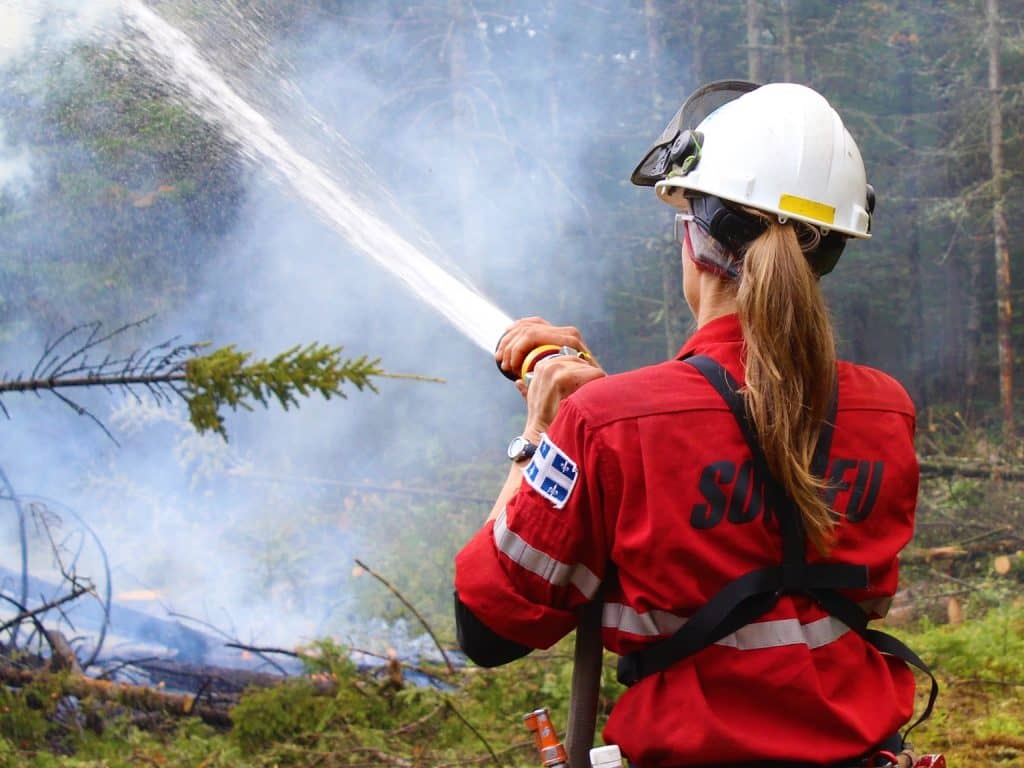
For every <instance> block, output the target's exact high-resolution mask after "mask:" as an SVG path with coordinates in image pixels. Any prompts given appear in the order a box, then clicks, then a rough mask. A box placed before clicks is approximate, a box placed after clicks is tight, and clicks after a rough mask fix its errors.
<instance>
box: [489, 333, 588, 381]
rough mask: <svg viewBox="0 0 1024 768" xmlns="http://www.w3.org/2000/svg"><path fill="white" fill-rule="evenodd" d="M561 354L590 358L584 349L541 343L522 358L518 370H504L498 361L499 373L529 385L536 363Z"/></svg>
mask: <svg viewBox="0 0 1024 768" xmlns="http://www.w3.org/2000/svg"><path fill="white" fill-rule="evenodd" d="M562 355H569V356H571V357H578V358H580V359H581V360H590V359H591V357H590V353H589V352H587V351H586V350H583V351H580V350H578V349H574V348H573V347H560V346H558V345H557V344H541V345H540V346H539V347H536V348H534V349H532V350H530V352H529V353H528V354H527V355H526V357H524V358H523V365H522V367H521V368H520V370H519V371H506V370H505V369H504V368H502V367H501V363H500V362H499V363H498V370H499V371H501V375H502V376H504V377H505V378H506V379H509V380H510V381H517V380H519V379H522V380H523V381H524V382H525V383H526V386H527V387H529V386H530V381H531V380H532V379H533V369H534V368H536V367H537V363H539V362H540V361H541V360H544V359H545V358H548V357H559V356H562Z"/></svg>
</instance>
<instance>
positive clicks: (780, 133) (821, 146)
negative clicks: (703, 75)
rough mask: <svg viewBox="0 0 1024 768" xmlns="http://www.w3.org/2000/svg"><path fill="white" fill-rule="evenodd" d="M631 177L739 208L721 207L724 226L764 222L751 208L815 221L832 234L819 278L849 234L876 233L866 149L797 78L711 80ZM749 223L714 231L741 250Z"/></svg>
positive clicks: (665, 191)
mask: <svg viewBox="0 0 1024 768" xmlns="http://www.w3.org/2000/svg"><path fill="white" fill-rule="evenodd" d="M631 180H632V181H633V183H634V184H638V185H641V186H653V187H654V188H655V191H656V192H657V194H658V197H659V198H661V199H662V200H663V201H664V202H666V203H669V204H672V205H677V204H678V202H679V197H677V196H678V195H680V194H681V195H685V196H686V197H689V198H704V197H706V198H708V201H707V202H708V203H709V204H711V205H713V206H714V207H716V208H718V207H720V206H721V207H723V208H726V209H728V212H729V213H731V214H733V215H729V216H726V215H725V214H726V211H722V212H721V216H720V219H721V221H722V223H723V224H725V223H726V222H731V223H733V224H738V223H740V221H741V220H742V219H746V220H747V222H748V223H751V220H756V219H755V217H751V216H744V215H743V214H742V212H741V210H740V207H749V208H755V209H757V210H759V211H762V212H765V213H769V214H775V215H776V216H778V218H779V220H780V221H783V222H784V221H787V220H789V219H793V220H796V221H803V222H805V223H807V224H810V225H813V226H815V227H816V228H817V229H818V230H819V231H820V232H821V234H822V236H823V242H822V245H821V247H819V252H821V253H819V254H818V257H816V258H812V259H811V261H812V263H813V264H814V266H815V270H816V271H817V272H818V274H825V273H826V272H828V271H830V270H831V268H832V267H833V266H834V265H835V261H836V260H837V259H838V258H839V251H841V250H842V244H843V243H844V242H845V240H846V238H848V237H856V238H868V237H870V226H871V212H872V210H873V208H874V191H873V190H872V189H871V187H870V185H868V183H867V179H866V175H865V171H864V162H863V160H862V159H861V155H860V151H859V149H858V148H857V145H856V143H855V142H854V140H853V138H852V137H851V136H850V134H849V132H848V131H847V130H846V128H845V127H844V126H843V123H842V120H841V118H840V117H839V115H838V114H837V113H836V112H835V110H834V109H833V108H832V107H831V105H829V103H828V102H827V101H826V100H825V98H824V97H823V96H821V95H820V94H818V93H817V92H815V91H813V90H811V89H810V88H807V87H805V86H802V85H796V84H794V83H773V84H769V85H763V86H759V85H757V84H756V83H751V82H747V81H743V80H725V81H720V82H715V83H710V84H708V85H705V86H703V87H702V88H700V89H698V90H697V91H696V92H694V94H693V95H691V96H690V97H689V98H688V99H687V100H686V102H685V103H684V104H683V106H682V108H680V110H679V111H678V112H677V113H676V115H675V116H674V117H673V118H672V120H671V122H670V123H669V125H668V126H667V127H666V129H665V130H664V131H663V132H662V134H661V136H659V137H658V139H657V141H655V142H654V144H653V146H652V147H651V148H650V149H649V150H648V151H647V154H646V155H644V158H643V160H641V161H640V163H639V164H638V165H637V167H636V169H635V170H634V171H633V174H632V176H631ZM711 213H712V212H711V211H708V215H709V216H710V214H711ZM710 218H714V217H713V216H710ZM705 220H708V219H707V218H705ZM761 228H762V229H763V224H762V225H761ZM743 229H744V230H746V231H744V232H742V233H741V232H738V231H737V232H733V231H732V230H731V229H729V231H724V230H719V231H718V232H715V231H712V232H711V234H712V236H714V237H716V239H718V240H720V241H721V242H725V243H726V244H727V245H729V246H730V247H732V248H734V249H735V246H736V243H737V242H738V241H742V240H744V238H747V237H748V236H749V231H751V230H750V229H749V228H748V227H744V228H743ZM747 242H749V240H747Z"/></svg>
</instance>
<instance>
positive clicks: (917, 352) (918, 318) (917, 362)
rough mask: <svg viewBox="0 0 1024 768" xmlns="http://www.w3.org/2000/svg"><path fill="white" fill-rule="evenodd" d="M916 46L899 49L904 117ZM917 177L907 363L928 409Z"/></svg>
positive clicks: (911, 217) (909, 192) (910, 238)
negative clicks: (914, 47)
mask: <svg viewBox="0 0 1024 768" xmlns="http://www.w3.org/2000/svg"><path fill="white" fill-rule="evenodd" d="M912 48H913V43H912V42H910V41H909V40H907V41H906V42H904V43H902V44H901V47H900V49H899V59H900V65H901V66H900V74H899V79H898V83H899V89H898V93H899V99H900V106H899V109H901V110H902V111H903V112H904V113H905V114H908V115H912V114H914V73H913V60H912V56H913V50H912ZM913 126H914V123H913V122H911V123H910V129H909V130H907V131H906V132H905V138H904V141H905V143H906V144H907V146H908V148H909V151H910V152H913V149H914V146H915V139H916V131H915V129H914V127H913ZM917 178H918V174H917V173H916V172H911V173H909V174H907V181H906V192H905V194H906V197H907V208H906V215H907V263H908V267H909V270H908V271H909V277H910V280H909V286H910V295H909V297H908V298H909V301H908V302H907V311H908V313H909V315H910V317H909V320H910V323H909V326H910V333H909V334H907V336H906V350H905V352H906V359H907V361H908V363H909V364H910V381H909V384H910V387H909V388H910V394H911V396H912V397H913V399H914V401H915V403H916V404H917V407H918V408H919V409H923V408H925V407H927V405H928V392H927V389H926V388H927V380H926V378H925V375H924V367H925V348H926V347H925V344H926V339H925V333H926V327H925V322H924V291H925V287H924V284H923V281H922V272H921V233H920V228H919V225H918V219H919V217H920V211H919V205H918V184H917Z"/></svg>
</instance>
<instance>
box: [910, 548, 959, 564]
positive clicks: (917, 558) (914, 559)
mask: <svg viewBox="0 0 1024 768" xmlns="http://www.w3.org/2000/svg"><path fill="white" fill-rule="evenodd" d="M968 554H969V553H968V552H967V550H966V549H962V548H960V547H929V548H927V549H905V550H903V551H902V552H900V555H899V557H900V562H901V563H931V562H934V561H936V560H958V559H962V558H965V557H967V556H968Z"/></svg>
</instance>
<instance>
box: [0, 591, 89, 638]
mask: <svg viewBox="0 0 1024 768" xmlns="http://www.w3.org/2000/svg"><path fill="white" fill-rule="evenodd" d="M86 594H91V595H95V594H96V590H95V589H94V588H93V586H92V585H91V584H89V585H81V584H77V585H75V587H74V588H73V589H72V590H71V591H70V592H69V593H68V594H66V595H64V596H63V597H60V598H58V599H56V600H51V601H50V602H48V603H44V604H43V605H41V606H39V607H38V608H33V609H32V610H31V611H28V610H23V611H22V612H21V613H19V614H18V615H17V616H15V617H14V618H13V619H11V620H9V621H7V622H6V623H4V624H0V632H3V631H4V630H6V629H10V628H11V627H13V626H14V625H15V624H20V623H21V622H23V621H25V620H26V619H32V618H35V617H36V616H41V615H42V614H44V613H46V612H48V611H52V610H53V609H54V608H58V607H60V606H62V605H64V604H65V603H70V602H71V601H72V600H77V599H78V598H80V597H81V596H82V595H86Z"/></svg>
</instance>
